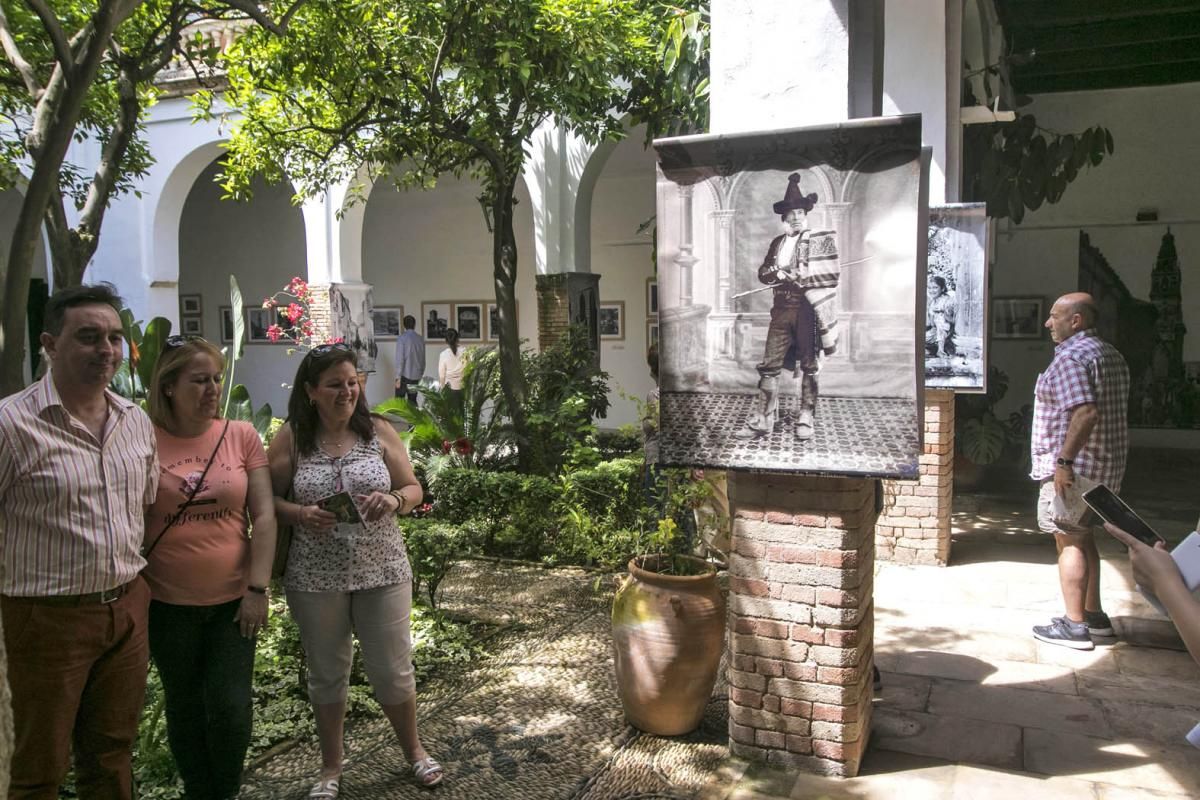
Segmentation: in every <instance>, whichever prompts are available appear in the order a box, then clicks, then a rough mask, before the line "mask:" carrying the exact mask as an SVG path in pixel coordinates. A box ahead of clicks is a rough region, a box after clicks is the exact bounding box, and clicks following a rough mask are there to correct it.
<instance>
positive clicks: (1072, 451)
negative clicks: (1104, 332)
mask: <svg viewBox="0 0 1200 800" xmlns="http://www.w3.org/2000/svg"><path fill="white" fill-rule="evenodd" d="M1096 317H1097V312H1096V305H1095V302H1094V301H1093V300H1092V297H1091V295H1089V294H1085V293H1083V292H1076V293H1073V294H1067V295H1063V296H1062V297H1060V298H1058V300H1057V301H1056V302H1055V303H1054V307H1053V308H1051V309H1050V317H1049V319H1047V320H1046V327H1047V328H1049V329H1050V338H1051V339H1053V340H1054V341H1055V343H1056V344H1057V345H1058V346H1057V347H1055V349H1054V360H1053V361H1051V362H1050V366H1049V367H1047V368H1046V371H1045V372H1043V373H1042V374H1041V375H1039V376H1038V380H1037V388H1036V390H1035V393H1036V396H1035V402H1034V407H1033V436H1032V441H1031V448H1030V449H1031V452H1032V455H1033V468H1032V470H1031V472H1030V477H1031V478H1033V479H1034V480H1036V481H1040V482H1041V489H1040V491H1039V494H1038V527H1039V528H1041V529H1042V530H1043V531H1045V532H1046V533H1052V534H1054V539H1055V543H1056V544H1057V546H1058V575H1059V581H1060V583H1061V584H1062V592H1063V601H1064V603H1065V605H1066V614H1065V615H1064V616H1062V617H1055V618H1054V619H1052V620H1051V621H1050V624H1049V625H1035V626H1034V628H1033V635H1034V637H1035V638H1037V639H1040V640H1041V641H1043V642H1049V643H1050V644H1057V645H1063V646H1065V647H1072V648H1075V649H1076V650H1091V649H1092V648H1093V647H1094V645H1093V644H1092V638H1091V637H1092V636H1093V635H1094V636H1112V635H1113V628H1112V622H1111V621H1109V618H1108V615H1107V614H1105V613H1104V611H1103V610H1101V607H1100V553H1099V552H1098V551H1097V550H1096V542H1095V540H1094V539H1093V537H1092V530H1091V527H1089V525H1088V523H1089V517H1090V516H1091V512H1088V511H1085V512H1084V517H1083V518H1082V519H1079V520H1077V521H1076V522H1075V523H1074V524H1070V523H1068V522H1067V521H1064V520H1062V519H1056V518H1055V516H1056V515H1055V514H1054V511H1053V509H1054V498H1055V496H1058V497H1060V498H1068V497H1069V496H1070V495H1071V494H1075V495H1077V494H1078V491H1079V489H1078V487H1077V486H1075V483H1076V475H1080V476H1083V477H1084V478H1088V479H1089V480H1091V481H1095V482H1097V483H1103V484H1105V485H1106V486H1108V487H1109V488H1110V489H1112V490H1113V491H1114V492H1116V491H1119V490H1120V488H1121V479H1122V478H1123V477H1124V476H1125V458H1126V455H1127V453H1128V450H1129V432H1128V427H1127V422H1126V420H1127V417H1128V413H1129V408H1128V406H1129V367H1128V366H1127V365H1126V364H1125V359H1124V358H1123V357H1122V356H1121V354H1120V353H1119V352H1118V351H1117V349H1116V348H1115V347H1113V346H1112V345H1111V344H1109V343H1108V342H1106V341H1104V340H1103V339H1101V338H1100V337H1099V336H1097V335H1096V331H1095V325H1096ZM1074 504H1075V505H1077V506H1078V505H1079V503H1078V501H1077V499H1076V502H1075V503H1074ZM1089 634H1090V635H1089Z"/></svg>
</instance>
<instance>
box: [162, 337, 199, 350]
mask: <svg viewBox="0 0 1200 800" xmlns="http://www.w3.org/2000/svg"><path fill="white" fill-rule="evenodd" d="M202 341H204V337H203V336H194V335H192V334H187V335H183V334H178V333H177V334H175V335H174V336H168V337H167V338H166V339H165V340H164V341H163V350H164V351H165V350H174V349H175V348H176V347H183V346H184V345H185V344H188V343H189V342H202Z"/></svg>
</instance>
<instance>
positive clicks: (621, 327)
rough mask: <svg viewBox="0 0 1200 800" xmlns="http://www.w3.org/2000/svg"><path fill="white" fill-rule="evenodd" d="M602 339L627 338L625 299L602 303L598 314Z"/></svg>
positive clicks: (615, 339) (616, 339)
mask: <svg viewBox="0 0 1200 800" xmlns="http://www.w3.org/2000/svg"><path fill="white" fill-rule="evenodd" d="M597 319H598V326H599V328H600V339H601V340H609V341H619V340H622V339H624V338H625V301H624V300H610V301H609V302H607V303H604V302H602V303H600V311H599V314H598V315H597Z"/></svg>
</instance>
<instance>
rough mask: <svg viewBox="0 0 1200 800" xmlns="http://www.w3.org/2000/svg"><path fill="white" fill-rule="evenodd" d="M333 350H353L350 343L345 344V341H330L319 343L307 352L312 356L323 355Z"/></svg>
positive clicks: (345, 351)
mask: <svg viewBox="0 0 1200 800" xmlns="http://www.w3.org/2000/svg"><path fill="white" fill-rule="evenodd" d="M335 351H336V352H343V353H351V352H353V348H351V347H350V345H348V344H346V343H345V342H330V343H329V344H319V345H317V346H316V347H314V348H313V349H312V350H309V352H310V353H312V354H313V355H314V356H323V355H325V354H326V353H333V352H335Z"/></svg>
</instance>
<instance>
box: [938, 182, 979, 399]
mask: <svg viewBox="0 0 1200 800" xmlns="http://www.w3.org/2000/svg"><path fill="white" fill-rule="evenodd" d="M987 254H988V219H987V204H986V203H955V204H950V205H941V206H933V207H931V208H930V209H929V257H928V273H927V274H926V277H925V388H926V389H953V390H954V391H956V392H962V393H964V394H965V393H972V392H983V391H985V390H986V389H987V386H986V376H987V369H986V365H985V360H986V353H987V340H986V334H987V319H986V316H987Z"/></svg>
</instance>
